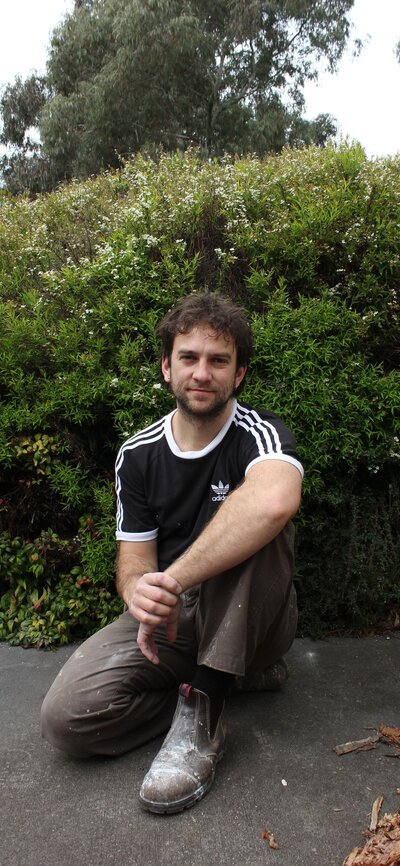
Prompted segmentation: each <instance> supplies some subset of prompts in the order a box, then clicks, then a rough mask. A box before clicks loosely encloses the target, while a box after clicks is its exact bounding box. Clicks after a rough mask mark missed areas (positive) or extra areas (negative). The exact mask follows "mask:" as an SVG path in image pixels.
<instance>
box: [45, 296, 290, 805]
mask: <svg viewBox="0 0 400 866" xmlns="http://www.w3.org/2000/svg"><path fill="white" fill-rule="evenodd" d="M158 337H159V339H160V342H161V347H162V357H161V369H162V374H163V377H164V380H165V383H166V384H167V387H169V388H170V389H171V391H172V393H173V395H174V397H175V400H176V408H175V409H174V411H172V412H171V413H170V414H168V415H166V416H165V417H164V418H161V419H160V420H159V421H156V422H155V423H154V424H152V425H150V427H148V428H147V429H145V430H142V431H141V432H140V433H137V434H136V435H134V436H132V438H131V439H128V441H127V442H125V444H124V445H123V446H122V448H121V449H120V452H119V454H118V458H117V463H116V494H117V533H116V534H117V539H118V542H119V552H118V562H117V588H118V592H119V593H120V595H121V596H122V598H123V600H124V602H125V605H126V610H125V612H124V613H123V614H122V615H121V616H120V618H119V619H117V620H116V621H115V622H113V623H112V624H110V625H108V626H106V627H105V628H103V629H102V630H101V631H100V632H98V633H97V634H95V635H93V636H92V637H90V638H89V639H88V640H87V641H85V643H84V644H83V645H82V646H81V647H80V648H79V649H78V650H77V651H76V652H75V653H74V654H73V655H72V657H71V658H70V659H69V661H68V662H67V663H66V665H65V666H64V668H63V669H62V670H61V672H60V674H59V675H58V677H57V678H56V680H55V682H54V684H53V685H52V687H51V689H50V691H49V692H48V694H47V696H46V698H45V701H44V703H43V708H42V732H43V736H44V737H46V738H47V739H48V740H49V741H50V742H51V743H52V744H54V745H55V746H56V747H58V748H59V749H62V750H63V751H65V752H67V753H69V754H70V755H73V756H75V757H88V756H91V755H120V754H122V753H123V752H126V751H127V750H129V749H133V748H135V747H137V746H140V745H142V744H143V743H145V742H146V741H148V740H149V739H151V738H153V737H156V736H157V735H159V734H160V733H162V732H165V731H167V730H168V729H169V731H168V733H167V736H166V738H165V740H164V743H163V745H162V747H161V750H160V751H159V753H158V755H157V756H156V757H155V759H154V761H153V764H152V766H151V767H150V769H149V771H148V773H147V775H146V777H145V779H144V781H143V784H142V787H141V790H140V795H139V797H140V802H141V804H142V806H143V807H144V808H146V809H148V810H150V811H152V812H159V813H164V812H167V813H173V812H178V811H180V810H181V809H185V808H187V807H188V806H191V805H192V804H193V803H195V802H196V801H197V800H199V799H200V798H201V797H202V796H203V795H204V794H205V793H206V792H207V791H208V789H209V788H210V786H211V784H212V782H213V779H214V774H215V767H216V764H217V762H218V761H219V759H220V758H221V756H222V754H223V751H224V741H225V727H224V722H223V707H224V701H225V697H226V695H227V694H228V693H229V692H230V691H232V690H234V689H263V688H269V687H273V686H274V685H275V686H276V685H279V684H280V683H281V682H282V681H283V680H284V679H285V664H284V662H283V661H282V656H283V655H284V654H285V653H286V652H287V650H288V649H289V647H290V645H291V643H292V641H293V638H294V635H295V630H296V622H297V607H296V595H295V590H294V587H293V584H292V573H293V526H292V523H291V517H292V516H293V515H294V514H295V513H296V511H297V509H298V506H299V502H300V491H301V479H302V466H301V463H300V462H299V458H298V455H297V453H296V446H295V443H294V440H293V437H292V435H291V433H290V431H289V430H288V429H287V427H285V425H284V424H283V423H282V421H281V420H280V419H279V418H278V417H277V416H276V415H274V414H273V413H272V412H270V411H268V410H267V409H261V408H257V409H255V408H252V407H250V406H248V405H246V404H244V403H240V402H238V400H237V399H236V397H237V395H238V393H239V392H240V389H241V387H242V386H243V383H244V379H245V376H246V373H247V367H248V363H249V360H250V357H251V352H252V334H251V330H250V327H249V325H248V323H247V320H246V316H245V314H244V312H243V311H242V310H241V309H240V308H239V307H237V306H236V305H234V304H233V303H231V301H229V300H227V299H225V298H222V297H219V296H216V295H213V294H193V295H188V296H186V297H185V298H184V299H183V300H181V301H180V302H179V303H178V304H177V305H176V306H175V307H174V308H173V309H172V310H171V311H170V312H169V313H168V314H167V315H166V316H165V318H164V319H163V320H162V322H161V323H160V325H159V327H158Z"/></svg>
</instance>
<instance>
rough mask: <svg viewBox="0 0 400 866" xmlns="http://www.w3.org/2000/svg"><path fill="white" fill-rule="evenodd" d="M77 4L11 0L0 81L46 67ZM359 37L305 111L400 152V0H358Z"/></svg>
mask: <svg viewBox="0 0 400 866" xmlns="http://www.w3.org/2000/svg"><path fill="white" fill-rule="evenodd" d="M72 7H73V0H35V2H33V0H11V2H6V3H4V6H3V8H2V13H1V33H2V40H1V43H2V44H1V52H0V86H1V85H4V84H7V83H9V82H12V81H14V79H15V76H16V75H20V76H21V78H25V77H26V76H27V75H28V74H29V73H30V72H31V71H33V70H36V71H38V72H43V71H44V70H45V66H46V56H47V47H48V44H49V36H50V33H51V31H52V29H53V28H54V27H55V26H56V25H57V24H58V23H59V22H60V21H61V20H62V18H63V17H64V15H65V13H66V12H68V11H69V10H70V9H72ZM351 18H352V21H353V22H354V31H353V35H354V37H360V38H361V39H365V40H366V39H367V37H368V35H369V37H370V38H369V42H368V44H367V45H366V47H365V48H364V50H363V52H362V54H361V56H360V57H359V58H357V59H352V57H351V51H350V50H349V51H348V52H347V54H346V56H345V57H344V58H343V60H342V62H341V64H340V69H339V73H338V74H337V75H335V76H333V75H327V74H322V75H321V76H320V79H319V84H318V85H308V86H307V88H306V100H307V104H306V116H307V117H309V118H312V117H315V116H316V115H317V114H319V113H323V112H328V113H330V114H332V115H333V116H334V117H336V119H337V121H338V124H339V131H340V134H341V135H342V136H343V137H349V138H350V139H355V140H357V141H360V142H361V144H362V145H363V147H365V149H366V152H367V154H368V156H385V155H387V154H395V153H398V152H400V112H399V108H398V105H399V94H400V63H398V61H397V60H396V58H395V55H394V49H395V45H396V43H397V41H398V40H399V39H400V0H355V3H354V7H353V11H352V15H351Z"/></svg>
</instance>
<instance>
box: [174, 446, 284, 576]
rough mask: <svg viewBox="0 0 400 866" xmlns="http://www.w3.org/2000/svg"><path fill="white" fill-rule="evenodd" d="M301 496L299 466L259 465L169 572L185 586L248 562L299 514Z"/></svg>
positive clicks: (282, 462)
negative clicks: (247, 560) (245, 561)
mask: <svg viewBox="0 0 400 866" xmlns="http://www.w3.org/2000/svg"><path fill="white" fill-rule="evenodd" d="M300 498H301V475H300V473H299V471H298V469H297V468H296V467H295V466H293V465H292V464H291V463H288V462H286V461H281V460H266V461H263V462H261V463H257V464H255V465H254V466H253V467H251V469H250V470H249V472H248V474H247V476H246V479H245V481H244V482H243V484H241V485H240V487H237V488H236V490H234V491H233V492H232V493H231V494H230V496H228V498H227V499H226V500H225V502H224V503H223V504H222V505H221V506H220V508H219V510H218V511H217V513H216V515H215V516H214V517H213V519H212V520H211V521H210V523H209V524H208V525H207V526H206V527H205V529H204V530H203V532H202V533H201V534H200V535H199V537H198V538H197V539H196V541H195V542H194V543H193V544H192V545H191V547H190V548H188V550H187V551H185V553H184V554H183V555H182V556H181V557H180V558H179V559H177V560H176V561H175V562H174V563H172V565H170V566H169V567H168V569H167V573H168V574H169V575H170V576H171V577H174V578H175V580H177V581H178V583H179V585H180V586H181V587H182V590H186V589H188V588H189V587H191V586H195V585H196V584H197V583H202V582H203V581H205V580H209V579H210V578H211V577H214V576H215V575H216V574H220V573H221V572H224V571H226V570H227V569H229V568H233V566H235V565H238V564H239V563H240V562H244V560H246V559H248V558H249V557H250V556H252V555H253V554H254V553H256V552H257V551H258V550H261V548H262V547H264V546H265V545H266V544H268V543H269V542H270V541H272V539H273V538H275V537H276V536H277V535H278V534H279V532H280V531H281V529H283V527H284V526H285V525H286V523H287V522H288V520H290V518H291V517H293V516H294V515H295V514H296V511H297V509H298V507H299V505H300Z"/></svg>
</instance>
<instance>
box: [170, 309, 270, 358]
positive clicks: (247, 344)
mask: <svg viewBox="0 0 400 866" xmlns="http://www.w3.org/2000/svg"><path fill="white" fill-rule="evenodd" d="M200 325H207V326H208V327H209V328H210V330H212V331H213V333H215V334H217V335H218V336H220V335H221V334H223V335H224V336H225V337H228V338H229V339H230V340H232V342H233V344H234V346H235V347H236V354H237V367H247V366H248V364H249V361H250V359H251V356H252V353H253V334H252V331H251V327H250V325H249V323H248V320H247V316H246V313H245V311H244V310H243V309H242V308H241V307H238V306H237V305H236V304H234V303H233V301H231V300H230V299H229V298H225V297H223V296H222V295H213V294H211V293H209V292H202V293H200V292H199V293H197V292H196V293H193V294H191V295H186V296H185V297H184V298H181V300H180V301H178V303H177V304H176V305H175V306H174V307H172V309H171V310H169V312H168V313H167V314H166V315H165V316H164V318H163V319H162V320H161V322H160V323H159V325H158V326H157V328H156V336H157V337H158V339H159V341H160V343H161V351H162V355H163V357H166V358H168V359H169V358H170V357H171V353H172V349H173V345H174V340H175V337H176V335H177V334H188V333H189V331H192V330H193V328H197V327H199V326H200Z"/></svg>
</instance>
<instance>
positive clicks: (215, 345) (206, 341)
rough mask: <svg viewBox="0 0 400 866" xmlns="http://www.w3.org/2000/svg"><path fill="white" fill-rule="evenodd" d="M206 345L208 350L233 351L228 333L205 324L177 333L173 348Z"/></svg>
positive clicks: (233, 345) (230, 352)
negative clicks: (184, 332) (183, 332)
mask: <svg viewBox="0 0 400 866" xmlns="http://www.w3.org/2000/svg"><path fill="white" fill-rule="evenodd" d="M196 345H197V346H198V347H204V346H205V345H206V346H207V349H208V350H209V351H212V350H213V349H215V350H218V349H219V350H222V351H224V352H229V354H232V353H234V352H235V348H236V347H235V344H234V342H233V340H232V337H231V336H230V335H229V334H225V333H223V332H220V331H215V330H214V329H213V328H210V327H209V326H207V325H199V326H198V327H196V328H192V329H191V330H190V331H188V332H187V333H186V334H177V335H176V337H175V341H174V348H176V349H179V350H181V349H182V348H184V347H188V348H194V347H195V346H196Z"/></svg>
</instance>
